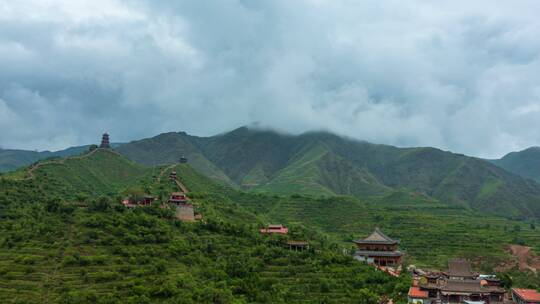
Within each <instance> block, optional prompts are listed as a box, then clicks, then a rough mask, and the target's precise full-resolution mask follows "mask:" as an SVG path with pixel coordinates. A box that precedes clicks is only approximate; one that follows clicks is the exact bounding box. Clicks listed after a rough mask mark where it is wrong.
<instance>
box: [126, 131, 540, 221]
mask: <svg viewBox="0 0 540 304" xmlns="http://www.w3.org/2000/svg"><path fill="white" fill-rule="evenodd" d="M134 144H136V145H135V146H133V145H131V146H129V145H128V146H123V147H121V148H119V151H120V152H122V153H124V154H125V155H127V156H128V157H130V158H131V159H133V160H135V161H139V162H142V163H146V164H151V163H152V162H153V163H167V162H173V161H174V160H175V159H177V158H178V157H179V156H180V155H182V154H186V155H188V157H190V161H191V158H192V159H193V161H192V162H193V164H192V165H193V167H194V168H195V169H197V170H198V171H199V172H201V173H203V174H205V175H207V176H211V177H213V178H215V179H218V180H227V177H228V178H229V180H228V181H229V183H234V184H236V185H238V186H240V187H242V188H243V189H251V190H254V191H267V192H277V193H307V194H320V195H330V194H345V195H356V196H358V197H365V196H372V195H379V194H381V193H384V192H385V191H387V190H389V189H400V188H406V189H409V191H417V192H421V193H424V194H426V195H429V196H433V197H434V198H437V199H439V200H441V201H442V202H443V203H446V204H449V205H458V206H465V207H467V208H471V209H475V210H482V211H484V212H488V213H492V214H501V215H505V216H512V217H535V218H538V217H540V186H539V185H536V184H535V183H531V182H530V181H528V180H526V179H524V178H522V177H519V176H516V175H514V174H512V173H509V172H507V171H505V170H503V169H501V168H499V167H497V166H495V165H493V164H491V163H489V162H487V161H485V160H482V159H477V158H472V157H467V156H465V155H461V154H454V153H450V152H445V151H441V150H438V149H434V148H397V147H393V146H387V145H376V144H371V143H367V142H362V141H357V140H352V139H347V138H343V137H339V136H337V135H333V134H330V133H326V132H311V133H305V134H301V135H296V136H293V135H285V134H280V133H276V132H273V131H268V130H257V129H250V128H246V127H243V128H239V129H236V130H234V131H232V132H228V133H224V134H220V135H216V136H212V137H195V136H189V135H187V134H185V133H167V134H163V135H160V136H157V137H154V138H152V139H145V140H141V141H138V142H136V143H134ZM223 176H226V177H223Z"/></svg>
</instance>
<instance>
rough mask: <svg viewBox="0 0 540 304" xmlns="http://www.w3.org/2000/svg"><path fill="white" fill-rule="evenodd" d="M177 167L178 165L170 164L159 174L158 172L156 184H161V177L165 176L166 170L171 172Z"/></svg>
mask: <svg viewBox="0 0 540 304" xmlns="http://www.w3.org/2000/svg"><path fill="white" fill-rule="evenodd" d="M176 166H178V164H172V165H170V166H168V167H165V168H163V169H162V170H161V172H159V175H158V178H157V182H158V183H159V182H161V178H162V177H163V174H165V172H167V171H168V170H171V169H172V168H174V167H176Z"/></svg>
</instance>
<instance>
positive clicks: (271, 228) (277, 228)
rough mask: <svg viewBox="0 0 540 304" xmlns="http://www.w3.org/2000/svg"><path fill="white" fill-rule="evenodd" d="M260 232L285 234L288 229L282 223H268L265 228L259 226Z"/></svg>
mask: <svg viewBox="0 0 540 304" xmlns="http://www.w3.org/2000/svg"><path fill="white" fill-rule="evenodd" d="M259 231H260V232H261V233H262V234H287V233H289V229H288V228H286V227H284V226H283V225H281V224H280V225H268V227H266V228H261V229H260V230H259Z"/></svg>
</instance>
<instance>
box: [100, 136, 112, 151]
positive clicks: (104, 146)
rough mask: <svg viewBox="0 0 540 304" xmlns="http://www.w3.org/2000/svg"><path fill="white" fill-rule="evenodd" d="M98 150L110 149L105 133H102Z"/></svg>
mask: <svg viewBox="0 0 540 304" xmlns="http://www.w3.org/2000/svg"><path fill="white" fill-rule="evenodd" d="M99 147H100V148H102V149H110V148H111V143H110V142H109V134H107V133H104V134H103V136H102V137H101V144H100V145H99Z"/></svg>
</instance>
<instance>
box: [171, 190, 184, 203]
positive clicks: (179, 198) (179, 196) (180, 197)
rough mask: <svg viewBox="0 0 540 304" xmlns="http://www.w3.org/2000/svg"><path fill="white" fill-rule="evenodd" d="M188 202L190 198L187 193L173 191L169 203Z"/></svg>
mask: <svg viewBox="0 0 540 304" xmlns="http://www.w3.org/2000/svg"><path fill="white" fill-rule="evenodd" d="M187 202H188V198H187V196H186V194H184V193H183V192H173V193H171V196H170V197H169V203H171V204H175V205H181V204H186V203H187Z"/></svg>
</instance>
